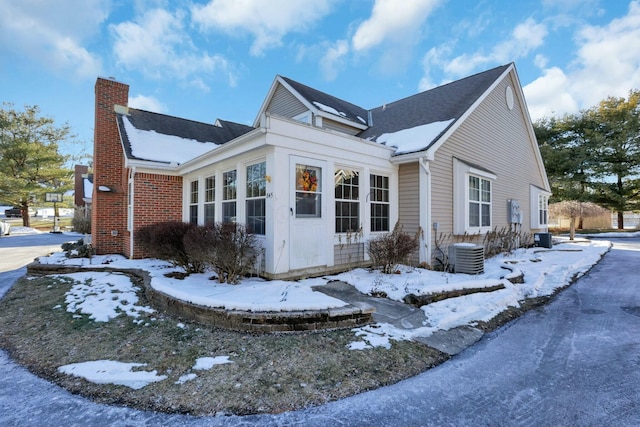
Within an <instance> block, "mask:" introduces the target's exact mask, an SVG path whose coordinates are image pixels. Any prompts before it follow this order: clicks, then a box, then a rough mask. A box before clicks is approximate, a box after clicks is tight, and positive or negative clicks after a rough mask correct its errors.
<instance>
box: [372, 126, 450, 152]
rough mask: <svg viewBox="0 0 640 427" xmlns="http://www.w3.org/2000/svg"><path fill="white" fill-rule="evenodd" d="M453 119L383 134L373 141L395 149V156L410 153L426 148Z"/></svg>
mask: <svg viewBox="0 0 640 427" xmlns="http://www.w3.org/2000/svg"><path fill="white" fill-rule="evenodd" d="M453 120H454V119H450V120H445V121H442V122H433V123H427V124H425V125H420V126H415V127H412V128H409V129H402V130H399V131H397V132H392V133H383V134H382V135H380V136H379V137H377V138H376V139H375V141H376V142H378V143H381V144H384V145H388V146H390V147H396V148H397V150H396V153H395V154H402V153H411V152H414V151H420V150H422V149H424V148H425V147H427V146H428V145H429V144H430V143H431V142H432V141H433V140H434V139H435V138H436V137H437V136H438V135H440V134H441V133H442V131H444V130H445V129H446V128H447V127H449V125H450V124H451V123H452V122H453Z"/></svg>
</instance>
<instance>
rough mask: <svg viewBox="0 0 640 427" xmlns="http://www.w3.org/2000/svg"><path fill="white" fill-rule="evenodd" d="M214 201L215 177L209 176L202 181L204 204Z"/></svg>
mask: <svg viewBox="0 0 640 427" xmlns="http://www.w3.org/2000/svg"><path fill="white" fill-rule="evenodd" d="M215 200H216V177H215V176H210V177H207V178H205V179H204V202H205V203H211V202H214V201H215Z"/></svg>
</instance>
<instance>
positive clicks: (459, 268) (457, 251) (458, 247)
mask: <svg viewBox="0 0 640 427" xmlns="http://www.w3.org/2000/svg"><path fill="white" fill-rule="evenodd" d="M449 265H450V266H451V269H452V270H453V272H454V273H465V274H482V273H484V246H480V245H474V244H472V243H455V244H453V245H450V246H449Z"/></svg>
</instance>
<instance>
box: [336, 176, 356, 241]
mask: <svg viewBox="0 0 640 427" xmlns="http://www.w3.org/2000/svg"><path fill="white" fill-rule="evenodd" d="M334 179H335V181H334V182H335V201H336V233H347V232H354V231H357V230H358V229H359V228H360V191H359V187H360V181H359V173H358V171H353V170H348V169H337V170H336V172H335V176H334Z"/></svg>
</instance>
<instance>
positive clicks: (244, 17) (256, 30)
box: [191, 0, 333, 56]
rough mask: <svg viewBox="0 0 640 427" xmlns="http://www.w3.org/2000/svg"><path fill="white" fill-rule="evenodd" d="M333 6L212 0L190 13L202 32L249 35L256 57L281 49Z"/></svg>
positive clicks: (329, 0) (326, 0) (319, 0)
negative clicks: (286, 39)
mask: <svg viewBox="0 0 640 427" xmlns="http://www.w3.org/2000/svg"><path fill="white" fill-rule="evenodd" d="M332 5H333V0H316V1H314V2H313V3H309V2H303V1H297V0H270V1H269V2H268V3H266V2H264V1H263V0H211V1H210V2H209V3H208V4H206V5H204V6H202V5H194V6H193V7H192V8H191V13H192V20H193V22H195V23H196V24H199V25H200V27H201V28H203V29H215V30H220V31H224V32H226V33H228V34H232V35H236V34H238V33H248V34H251V35H252V36H253V38H254V41H253V44H252V45H251V48H250V53H251V54H252V55H255V56H259V55H262V54H263V53H264V51H265V50H267V49H271V48H274V47H278V46H281V45H282V39H283V38H284V37H285V36H286V35H287V34H288V33H290V32H303V31H306V30H307V29H309V28H310V27H311V26H312V25H313V24H314V23H316V22H317V21H319V20H320V19H322V18H323V17H324V16H325V15H327V14H328V13H329V12H330V10H331V7H332Z"/></svg>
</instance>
